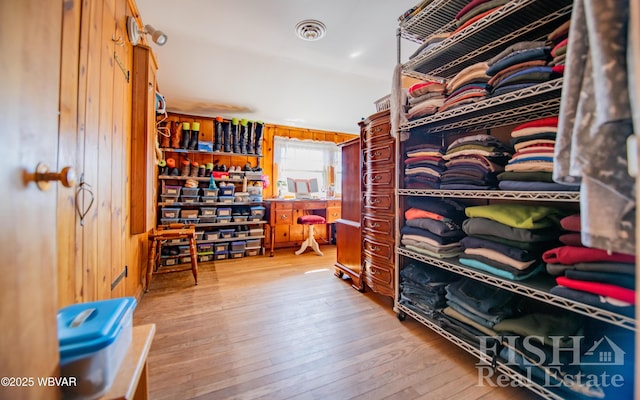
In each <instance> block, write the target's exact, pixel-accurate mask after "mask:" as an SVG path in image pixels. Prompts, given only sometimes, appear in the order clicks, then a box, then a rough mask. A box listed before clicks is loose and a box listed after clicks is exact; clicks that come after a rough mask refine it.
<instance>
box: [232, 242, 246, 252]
mask: <svg viewBox="0 0 640 400" xmlns="http://www.w3.org/2000/svg"><path fill="white" fill-rule="evenodd" d="M246 243H247V242H245V241H244V240H239V241H237V242H231V246H230V247H229V250H231V251H242V252H244V248H245V247H246V246H245V245H246Z"/></svg>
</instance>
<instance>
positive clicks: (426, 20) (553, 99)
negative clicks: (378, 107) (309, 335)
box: [394, 0, 636, 399]
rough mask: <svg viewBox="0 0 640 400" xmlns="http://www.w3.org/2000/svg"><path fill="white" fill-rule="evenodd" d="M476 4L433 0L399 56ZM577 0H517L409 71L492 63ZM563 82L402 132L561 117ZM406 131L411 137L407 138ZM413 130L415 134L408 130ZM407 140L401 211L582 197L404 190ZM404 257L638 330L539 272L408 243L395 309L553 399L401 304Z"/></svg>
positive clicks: (432, 72) (438, 73) (437, 74)
mask: <svg viewBox="0 0 640 400" xmlns="http://www.w3.org/2000/svg"><path fill="white" fill-rule="evenodd" d="M468 3H469V1H468V0H433V1H432V2H431V3H429V4H428V5H426V6H424V8H423V9H422V10H421V11H420V12H418V13H417V14H416V15H414V16H413V17H411V18H408V19H406V20H404V21H402V22H401V23H400V26H399V29H398V36H399V39H398V58H399V60H398V61H400V55H401V49H400V47H401V40H400V39H407V40H410V41H413V42H416V43H418V44H422V43H424V41H425V40H427V39H428V38H429V37H431V36H432V35H435V34H440V33H444V32H451V31H453V30H454V29H456V26H455V24H454V17H455V15H456V14H457V12H458V11H459V10H460V9H461V8H462V7H464V6H465V5H467V4H468ZM572 3H573V1H571V0H557V1H555V0H554V1H543V0H512V1H510V2H508V3H506V4H505V5H504V6H502V8H500V9H499V10H497V11H495V12H493V13H491V14H489V15H488V16H487V17H485V18H483V19H481V20H479V21H476V22H475V23H473V24H471V25H469V26H468V27H466V28H464V29H462V30H460V31H459V32H457V33H456V34H454V35H452V36H450V37H448V38H447V39H445V40H443V41H442V42H440V43H439V44H438V45H437V46H435V47H433V48H431V49H430V50H428V51H427V52H424V53H423V54H420V55H418V56H416V57H414V58H413V59H411V60H409V61H408V62H406V63H405V64H403V65H402V74H403V75H404V76H409V77H413V78H417V79H434V80H438V81H441V82H443V81H446V79H449V78H452V77H453V76H455V75H456V74H457V73H458V72H459V71H461V70H462V69H464V68H465V67H467V66H469V65H472V64H474V63H476V62H479V61H486V60H488V59H489V58H491V57H493V56H495V55H497V54H498V53H500V52H501V51H502V50H504V49H505V48H507V47H508V46H510V45H512V44H514V43H517V42H519V41H532V40H546V35H547V34H548V33H549V32H551V31H552V30H553V29H554V28H555V27H557V26H559V25H560V24H561V23H563V22H564V21H566V20H568V19H569V18H570V14H571V10H572ZM562 85H563V79H562V78H559V79H555V80H551V81H548V82H545V83H541V84H538V85H535V86H532V87H529V88H526V89H522V90H518V91H514V92H510V93H507V94H503V95H501V96H496V97H489V98H486V99H484V100H482V101H479V102H477V103H473V104H468V105H463V106H460V107H456V108H453V109H450V110H446V111H444V112H441V113H436V114H433V115H429V116H426V117H423V118H419V119H416V120H412V121H409V122H408V123H405V124H403V125H401V126H400V127H399V129H398V131H399V132H397V133H398V135H397V137H398V138H403V139H405V140H406V139H407V138H408V137H410V136H412V135H426V136H431V138H434V137H435V138H438V139H439V140H440V141H441V142H444V138H445V137H446V135H448V134H451V133H454V134H461V133H468V132H472V131H482V130H487V129H491V128H498V127H503V126H507V125H513V124H519V123H524V122H527V121H531V120H534V119H538V118H545V117H550V116H557V115H558V114H559V110H560V95H561V91H562ZM400 132H404V133H405V135H400V134H399V133H400ZM407 133H408V134H407ZM403 143H404V142H403V141H402V140H398V141H397V145H396V159H397V160H398V164H397V165H398V167H397V171H396V173H397V174H396V182H397V184H396V185H397V186H396V204H397V205H398V212H400V213H402V212H404V208H403V207H404V205H405V204H406V202H405V200H406V199H407V198H408V197H410V196H430V197H439V198H452V199H474V200H486V201H487V202H489V201H496V200H497V201H504V200H507V201H514V202H541V203H550V202H551V203H555V204H559V205H561V206H564V205H566V206H567V207H572V208H575V207H577V205H578V204H579V202H580V194H579V193H578V192H572V191H564V192H562V191H559V192H555V191H553V192H551V191H549V192H528V191H503V190H498V189H496V190H439V189H405V188H403V187H402V183H403V182H404V180H403V177H404V176H403V170H402V168H403V165H402V162H401V160H403V159H404V154H403V152H402V149H403V147H402V146H403ZM403 220H404V219H403V218H396V227H395V228H396V243H397V244H400V243H401V240H400V238H401V233H400V232H401V228H402V226H401V223H402V221H403ZM405 260H408V261H410V260H416V261H420V262H423V263H425V264H428V265H430V266H432V267H434V268H440V269H443V270H447V271H449V272H452V273H454V274H456V275H458V276H461V277H465V278H468V279H473V280H476V281H480V282H482V283H485V284H489V285H492V286H495V287H499V288H501V289H504V290H508V291H510V292H513V293H516V294H518V295H520V296H523V297H526V298H530V299H533V300H535V301H538V302H541V303H545V304H549V305H552V306H555V307H559V308H561V309H564V310H567V311H570V312H573V313H577V314H581V315H584V316H587V317H589V318H593V319H595V320H599V321H603V322H605V323H607V324H611V325H614V326H617V327H620V328H622V329H623V330H628V331H630V332H635V331H636V323H635V319H634V318H633V317H628V316H625V315H620V314H617V313H614V312H610V311H608V310H604V309H601V308H598V307H594V306H591V305H587V304H583V303H579V302H576V301H574V300H571V299H567V298H564V297H560V296H556V295H553V294H551V293H550V292H549V290H550V288H551V287H553V286H554V285H555V281H554V279H553V278H552V277H550V276H544V275H540V276H537V277H534V278H532V279H528V280H525V281H510V280H507V279H504V278H501V277H498V276H494V275H492V274H490V273H487V272H483V271H479V270H476V269H473V268H470V267H467V266H465V265H462V264H461V263H459V262H458V259H457V258H452V259H439V258H434V257H430V256H427V255H425V254H421V253H418V252H415V251H411V250H409V249H407V248H404V247H403V246H402V245H397V246H396V248H395V262H396V268H395V282H396V287H395V298H394V311H395V312H396V313H397V315H398V318H399V319H401V320H402V319H404V318H405V317H406V316H407V315H408V316H410V317H412V318H413V319H415V320H417V321H419V322H421V323H422V324H423V325H425V326H426V327H428V328H430V329H431V330H433V331H434V332H436V333H437V334H439V335H440V336H442V337H444V338H445V339H447V340H449V341H450V342H452V343H454V344H455V345H457V346H458V347H460V348H462V349H464V350H465V351H467V352H468V353H470V354H472V355H474V356H475V357H477V358H478V359H479V360H481V361H483V362H486V363H489V364H491V363H495V364H494V365H495V369H496V370H497V371H500V372H502V373H503V374H505V375H507V376H509V377H510V378H511V379H512V380H514V381H516V382H520V383H522V386H524V387H526V388H528V389H529V390H531V391H533V392H534V393H536V394H537V395H539V396H541V397H542V398H546V399H563V398H564V395H563V394H560V393H558V392H556V391H554V390H551V389H549V388H547V387H544V386H541V385H540V384H538V383H536V382H533V381H531V380H529V379H528V378H527V377H526V376H524V375H523V374H521V373H520V372H518V371H516V370H513V369H511V368H509V367H508V366H506V365H504V364H501V363H500V362H499V361H498V362H496V360H495V359H493V358H492V357H490V355H488V354H486V353H483V352H482V351H481V350H480V349H478V348H477V347H476V346H474V345H472V344H470V343H469V342H467V341H465V340H463V339H462V338H460V337H458V336H456V335H455V334H453V333H451V332H449V331H447V330H445V329H444V328H442V327H441V326H440V325H439V323H438V322H437V321H434V320H431V319H430V318H428V317H427V316H425V315H423V314H422V313H420V312H417V311H415V310H413V309H411V308H410V307H408V306H406V305H405V304H402V303H400V293H399V290H400V285H399V282H400V270H401V267H402V266H403V265H404V264H403V261H405Z"/></svg>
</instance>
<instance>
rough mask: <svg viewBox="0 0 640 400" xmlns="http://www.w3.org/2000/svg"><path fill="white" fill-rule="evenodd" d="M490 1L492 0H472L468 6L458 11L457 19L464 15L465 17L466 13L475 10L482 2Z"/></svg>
mask: <svg viewBox="0 0 640 400" xmlns="http://www.w3.org/2000/svg"><path fill="white" fill-rule="evenodd" d="M488 1H491V0H472V1H470V2H469V3H468V4H467V5H466V6H464V7H463V8H462V10H460V11H458V13H457V14H456V17H455V18H456V19H460V18H462V17H464V15H465V14H466V13H468V12H469V11H471V10H473V9H474V8H476V7H477V6H479V5H480V4H484V3H486V2H488Z"/></svg>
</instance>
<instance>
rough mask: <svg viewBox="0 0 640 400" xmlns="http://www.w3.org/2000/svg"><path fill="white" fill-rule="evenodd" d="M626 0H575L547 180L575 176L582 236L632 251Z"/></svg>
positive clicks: (567, 180) (602, 246) (593, 243)
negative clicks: (551, 170)
mask: <svg viewBox="0 0 640 400" xmlns="http://www.w3.org/2000/svg"><path fill="white" fill-rule="evenodd" d="M628 24H629V1H628V0H576V1H575V2H574V6H573V12H572V16H571V26H570V29H569V39H568V47H567V53H566V70H565V80H564V84H563V87H562V100H561V104H560V119H559V123H558V135H557V141H556V146H555V158H554V169H553V173H554V179H555V180H556V181H557V182H560V183H563V182H564V183H574V184H575V183H576V182H582V185H581V189H580V209H581V220H582V241H583V243H584V244H585V245H587V246H590V247H597V248H600V249H605V250H608V251H614V252H620V253H627V254H632V253H634V252H635V223H634V220H635V196H634V180H633V179H632V178H631V177H630V176H629V174H628V172H627V157H626V151H627V150H626V140H627V137H629V136H630V135H631V134H632V133H633V125H632V121H631V107H630V100H629V90H628V68H627V59H626V57H627V25H628Z"/></svg>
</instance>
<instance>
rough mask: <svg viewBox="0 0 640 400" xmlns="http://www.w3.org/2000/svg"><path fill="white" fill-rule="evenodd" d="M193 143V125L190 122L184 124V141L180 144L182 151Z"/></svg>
mask: <svg viewBox="0 0 640 400" xmlns="http://www.w3.org/2000/svg"><path fill="white" fill-rule="evenodd" d="M190 142H191V124H189V123H188V122H183V123H182V141H181V142H180V148H181V149H188V148H189V143H190Z"/></svg>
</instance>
